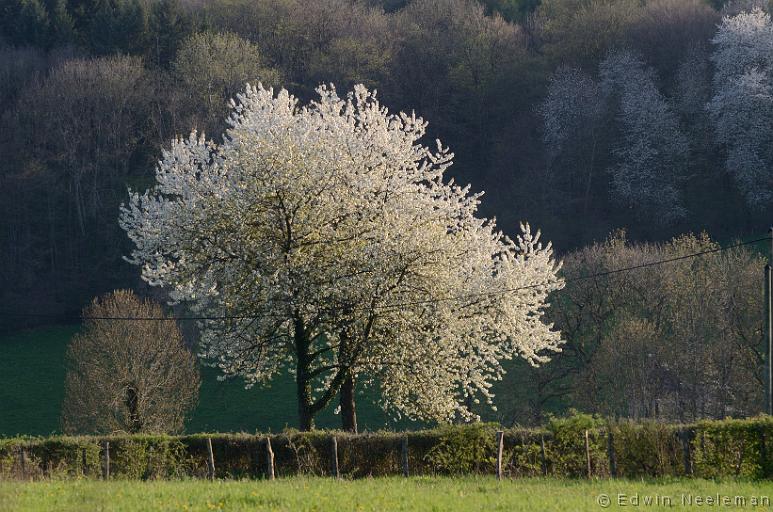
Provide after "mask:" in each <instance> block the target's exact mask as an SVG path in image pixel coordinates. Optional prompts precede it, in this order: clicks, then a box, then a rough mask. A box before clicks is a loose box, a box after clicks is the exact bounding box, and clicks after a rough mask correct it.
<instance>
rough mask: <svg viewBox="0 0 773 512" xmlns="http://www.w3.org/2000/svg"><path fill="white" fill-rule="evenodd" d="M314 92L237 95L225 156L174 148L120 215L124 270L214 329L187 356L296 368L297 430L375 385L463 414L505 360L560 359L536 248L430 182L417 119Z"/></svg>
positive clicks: (251, 366)
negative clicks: (305, 98)
mask: <svg viewBox="0 0 773 512" xmlns="http://www.w3.org/2000/svg"><path fill="white" fill-rule="evenodd" d="M317 92H318V93H319V99H318V100H316V101H313V102H311V103H310V104H308V105H306V106H300V105H299V104H298V101H297V100H296V99H295V98H294V97H293V96H291V95H290V94H289V93H288V92H287V91H286V90H281V91H279V92H278V93H277V94H276V95H275V94H274V92H273V90H271V89H264V88H263V87H262V86H260V85H258V86H257V87H252V86H248V87H247V89H246V91H245V92H244V94H240V95H239V96H238V100H237V101H235V102H233V104H232V108H233V113H232V115H231V117H230V119H229V124H230V129H229V130H227V133H226V135H225V137H224V140H223V143H222V144H216V143H214V142H207V141H205V139H204V137H203V136H202V137H199V136H197V135H196V134H195V133H194V134H192V135H191V136H190V137H189V138H187V139H180V140H175V141H174V142H173V144H172V147H171V148H170V149H169V150H166V151H164V153H163V159H162V160H161V162H160V163H159V165H158V167H157V169H156V185H155V186H154V187H153V188H151V189H150V190H148V191H146V192H145V193H142V194H140V193H136V192H130V200H129V202H128V204H126V205H125V206H123V207H122V210H121V214H120V224H121V226H122V227H123V229H125V230H126V232H127V233H128V235H129V237H130V238H131V240H132V241H133V242H134V245H135V248H134V250H133V252H132V254H131V257H130V258H129V260H130V261H131V262H132V263H134V264H136V265H139V266H141V267H142V276H143V278H144V279H145V280H146V281H147V282H148V283H150V284H151V285H155V286H163V287H164V288H165V289H167V290H168V291H169V293H170V296H171V298H172V300H173V301H175V302H184V303H186V304H188V305H189V306H190V307H191V308H192V310H193V311H196V312H198V313H200V314H201V315H206V316H217V317H223V318H221V319H213V320H205V321H202V322H201V333H202V334H201V336H202V338H201V355H202V356H203V357H204V358H206V359H207V360H209V361H210V362H211V363H212V364H214V365H215V366H217V367H218V368H220V370H222V372H223V374H224V376H240V377H243V378H244V379H245V381H246V382H247V385H248V386H249V385H252V384H255V383H262V382H266V381H269V380H270V379H271V378H272V377H273V376H275V375H276V374H277V373H278V372H282V371H291V372H292V373H294V375H295V378H296V380H297V389H298V402H299V416H300V427H301V428H302V429H308V428H312V427H313V417H314V415H315V414H316V413H317V412H319V411H320V410H321V409H323V408H324V407H326V406H327V405H328V404H329V403H330V402H331V400H332V399H333V398H334V397H335V396H336V395H337V394H339V392H341V391H342V390H347V391H348V393H347V396H348V395H351V392H352V391H353V388H354V386H356V385H357V383H361V384H364V385H368V384H372V383H374V382H376V381H377V382H378V385H379V389H380V390H381V392H382V396H383V399H382V405H383V406H384V407H385V408H387V409H389V410H391V411H392V412H394V413H396V414H404V415H408V416H410V417H412V418H421V419H433V420H448V419H451V418H453V417H456V416H463V417H470V416H471V415H472V413H471V411H469V410H468V408H467V406H466V405H465V404H466V403H467V402H469V401H473V402H474V401H475V400H476V399H477V397H482V398H484V399H485V400H489V401H490V399H491V397H492V395H491V392H490V387H491V385H492V382H493V381H495V380H497V379H499V378H500V377H501V375H502V374H503V371H504V370H503V367H502V361H504V360H507V359H510V358H513V357H516V356H520V357H523V358H525V359H526V360H528V361H529V362H531V363H533V364H539V363H543V362H545V361H548V359H549V355H550V353H552V352H556V351H558V350H560V345H561V337H560V334H559V333H558V332H556V331H555V330H553V328H552V326H551V325H549V324H547V323H545V322H544V321H543V313H544V311H545V308H546V307H547V306H548V303H547V298H548V295H549V293H550V292H552V291H554V290H557V289H559V288H561V287H562V286H563V282H562V280H561V279H560V278H559V277H558V275H557V272H558V270H559V265H558V264H557V263H556V262H555V261H554V259H553V254H552V250H551V247H550V244H547V245H542V244H541V243H540V242H539V232H537V233H532V232H531V230H530V229H529V227H528V225H524V226H523V233H522V234H521V235H520V236H519V237H517V238H516V239H515V240H510V239H509V238H507V237H506V236H504V235H503V234H502V233H500V232H499V231H497V230H496V228H495V224H494V222H493V221H488V220H486V219H483V218H480V217H478V216H477V208H478V204H479V198H480V194H470V193H469V188H463V187H460V186H458V185H456V184H454V183H453V181H452V180H444V173H445V171H446V169H447V168H448V167H449V166H450V165H451V162H452V158H453V154H452V153H450V152H449V151H448V149H447V148H444V147H443V146H442V145H441V144H440V142H438V145H437V149H436V150H435V151H431V150H430V149H428V148H426V147H424V146H422V145H421V144H419V143H418V140H419V139H420V138H421V137H422V136H423V135H424V133H425V128H426V123H425V122H424V121H423V120H422V119H420V118H417V117H416V116H414V115H406V114H402V113H401V114H398V115H394V114H390V113H389V112H388V111H387V109H386V108H384V107H383V106H381V105H380V104H379V102H378V101H377V99H376V95H375V93H374V92H370V91H368V90H367V89H365V88H364V87H363V86H358V87H356V88H355V90H354V92H353V93H350V94H348V95H347V96H346V97H345V98H341V97H339V96H338V95H337V93H336V91H335V89H334V88H333V87H320V88H319V89H318V90H317ZM347 388H348V389H347ZM341 395H342V396H343V393H341ZM343 405H345V404H343V403H342V406H343ZM352 413H353V411H352Z"/></svg>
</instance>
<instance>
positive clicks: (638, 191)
mask: <svg viewBox="0 0 773 512" xmlns="http://www.w3.org/2000/svg"><path fill="white" fill-rule="evenodd" d="M600 74H601V87H602V90H603V91H604V93H605V94H606V95H607V96H608V97H610V98H613V100H614V101H615V102H616V103H617V104H618V105H617V108H618V110H617V111H618V119H619V120H620V123H621V128H622V131H623V136H622V137H621V140H620V142H619V143H618V145H617V147H616V148H614V150H613V153H614V155H615V157H616V163H615V164H614V165H613V166H612V167H611V169H610V171H611V174H612V186H613V192H614V195H615V196H616V198H617V199H618V200H619V201H620V202H622V203H624V204H627V205H629V206H630V207H632V208H634V209H636V210H638V211H639V212H640V213H642V214H645V215H649V216H650V217H652V215H653V214H654V215H655V217H654V218H655V219H657V221H658V222H663V223H668V222H673V221H675V220H677V219H679V218H681V217H683V216H684V215H685V213H686V212H685V209H684V207H683V206H682V202H681V198H680V195H679V189H678V183H679V181H680V179H681V178H682V177H683V175H684V172H685V166H686V162H687V154H688V144H687V139H686V137H685V136H684V134H683V133H682V132H681V131H680V129H679V122H678V119H677V117H676V115H675V114H674V112H673V111H672V109H671V107H670V106H669V105H668V103H667V101H666V99H665V98H664V97H663V95H662V94H661V93H660V91H658V89H657V86H656V85H655V80H654V78H655V77H654V73H653V71H652V70H650V69H648V68H646V66H645V64H644V62H643V61H642V60H641V59H640V58H639V57H638V56H637V55H635V54H633V53H631V52H629V51H614V52H611V53H610V54H609V55H608V56H607V57H606V59H604V61H603V62H602V63H601V65H600Z"/></svg>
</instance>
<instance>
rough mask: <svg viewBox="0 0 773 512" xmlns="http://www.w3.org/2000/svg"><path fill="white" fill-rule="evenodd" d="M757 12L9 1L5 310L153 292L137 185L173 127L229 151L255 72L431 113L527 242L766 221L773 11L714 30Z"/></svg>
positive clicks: (592, 6)
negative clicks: (136, 243)
mask: <svg viewBox="0 0 773 512" xmlns="http://www.w3.org/2000/svg"><path fill="white" fill-rule="evenodd" d="M755 6H757V7H760V8H766V7H767V6H766V5H765V2H756V3H755V2H748V1H746V2H731V3H730V4H728V5H724V4H723V2H720V1H718V0H714V1H708V0H646V1H645V0H543V1H542V2H539V1H537V0H487V1H486V2H484V3H479V2H477V1H475V0H414V1H394V0H391V1H383V2H378V1H370V2H364V1H354V2H353V1H348V0H316V1H314V2H305V1H300V0H249V1H247V0H212V1H202V0H189V1H185V0H5V1H4V2H3V6H2V17H0V42H1V44H2V46H0V76H1V77H2V79H0V105H1V107H0V110H1V111H2V113H3V114H2V119H0V124H1V127H0V149H1V150H2V154H3V164H2V166H0V218H1V219H2V221H1V226H2V229H0V248H1V249H0V282H1V283H2V286H0V310H2V311H3V312H4V313H15V314H22V313H23V314H29V313H34V314H40V315H55V316H56V315H58V316H64V315H77V313H78V311H79V310H80V308H81V306H82V305H83V304H84V303H85V302H86V301H87V300H88V299H89V298H91V297H92V296H94V295H95V294H97V293H100V292H103V291H105V290H110V289H113V288H117V287H120V286H135V287H136V286H139V281H138V278H137V275H136V272H134V271H133V269H132V268H131V267H130V266H129V265H128V264H126V263H125V262H124V261H123V260H122V256H124V255H125V254H127V250H128V249H127V247H128V241H127V240H126V237H125V235H124V234H123V232H122V231H121V230H120V229H119V227H118V225H117V223H116V218H117V212H118V206H119V204H120V203H121V202H123V201H125V200H126V198H127V186H128V187H133V188H138V189H144V188H145V186H146V185H147V184H148V183H149V180H150V178H151V175H152V170H153V166H154V162H155V161H156V160H157V159H158V158H159V155H160V148H161V147H162V146H164V145H168V144H169V142H170V140H171V139H172V138H173V137H175V136H176V135H187V134H188V133H189V132H190V130H191V129H197V130H199V131H204V132H206V133H207V134H212V136H213V137H215V138H217V137H218V136H219V135H218V134H219V133H221V131H222V128H223V119H224V114H225V113H226V111H227V100H228V99H229V98H231V97H232V96H233V95H234V94H235V93H236V92H237V91H238V90H239V89H240V88H242V87H243V85H244V83H245V82H248V81H249V82H254V81H261V82H263V83H264V84H266V85H272V86H280V85H281V86H285V87H287V88H289V89H290V91H291V92H293V93H294V94H296V95H298V96H300V97H301V98H302V99H307V98H309V97H310V96H311V94H312V92H313V89H314V87H316V86H317V85H318V84H320V83H328V82H333V83H335V84H336V86H337V87H338V88H339V89H340V90H346V89H349V88H350V87H351V86H352V85H353V84H355V83H364V84H365V85H367V86H368V87H371V88H377V89H378V91H379V97H380V98H381V100H382V101H383V102H384V104H385V105H388V106H389V107H390V108H391V109H392V110H399V109H404V110H409V111H410V110H414V109H415V111H416V112H417V113H418V114H420V115H422V116H423V117H424V118H425V119H427V120H428V121H429V122H430V126H429V134H430V137H432V138H434V137H435V136H437V137H441V138H442V140H443V142H444V143H445V144H447V145H449V146H450V147H451V148H452V150H453V151H454V152H455V154H456V159H455V161H456V164H455V165H454V167H453V168H452V169H451V174H452V175H453V176H455V177H456V179H457V181H459V182H461V183H470V184H472V187H473V189H474V190H485V191H486V197H485V198H484V201H483V209H484V213H485V214H487V215H495V216H496V217H497V218H498V221H499V224H500V225H501V226H502V227H503V228H504V229H505V231H507V232H513V231H514V230H515V228H516V227H517V222H518V221H519V220H521V219H526V220H529V221H531V222H532V223H533V224H536V225H538V226H540V227H541V228H542V229H543V231H544V232H545V234H546V236H547V237H548V238H549V239H551V240H553V241H554V243H555V244H556V246H557V247H558V249H559V250H560V251H566V250H570V249H574V248H577V247H580V246H583V245H585V244H587V243H589V242H591V241H593V240H602V239H604V238H605V237H606V236H607V235H608V234H609V233H610V232H611V231H612V230H613V229H615V228H626V229H627V230H628V233H629V237H630V238H632V239H648V240H653V239H659V240H662V239H666V238H668V237H669V236H671V235H673V234H676V233H682V232H685V231H697V230H704V229H705V230H708V231H709V232H710V233H711V234H712V235H713V236H715V237H717V238H719V239H727V238H728V237H731V236H740V235H743V234H745V233H751V232H759V231H760V229H761V227H763V226H765V225H766V223H767V222H769V220H770V218H771V213H773V207H772V206H771V205H772V204H773V201H771V190H773V181H772V180H771V162H773V154H772V153H771V148H772V147H773V144H771V142H773V130H771V126H770V123H769V122H766V121H765V119H768V120H769V118H770V115H771V113H772V112H773V107H772V106H771V96H770V87H771V85H770V78H771V75H770V73H771V60H773V58H771V51H770V48H769V46H766V45H770V44H771V43H770V37H769V34H770V31H771V28H770V25H769V22H768V25H767V26H765V23H764V21H761V20H762V18H763V16H762V15H761V14H760V16H758V17H757V18H755V19H751V18H749V19H746V20H745V21H743V20H741V21H738V22H737V25H739V26H735V27H732V26H725V32H724V33H723V32H721V29H720V31H719V32H718V26H720V24H721V22H722V16H723V15H733V14H736V13H738V12H740V11H741V10H744V9H745V10H747V11H749V12H751V11H750V9H751V8H753V7H755ZM749 45H751V46H749ZM755 45H756V46H755ZM749 48H751V49H749ZM750 65H753V67H754V70H755V71H754V73H752V74H750V75H748V74H744V73H745V71H744V70H745V69H748V67H749V66H750ZM47 318H48V317H41V318H37V319H35V318H20V317H16V318H10V317H9V316H3V317H2V319H0V325H2V327H3V328H5V329H8V328H13V327H18V326H20V325H30V324H34V323H40V322H41V321H42V320H44V319H47ZM52 320H55V318H54V319H52ZM46 321H48V320H46Z"/></svg>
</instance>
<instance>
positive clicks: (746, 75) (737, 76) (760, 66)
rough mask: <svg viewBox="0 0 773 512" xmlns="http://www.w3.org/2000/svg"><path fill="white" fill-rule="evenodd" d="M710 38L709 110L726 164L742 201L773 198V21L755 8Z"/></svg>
mask: <svg viewBox="0 0 773 512" xmlns="http://www.w3.org/2000/svg"><path fill="white" fill-rule="evenodd" d="M712 42H713V43H714V45H715V50H714V54H713V55H712V61H713V62H714V66H715V69H716V72H715V75H714V96H713V98H712V99H711V101H710V102H709V104H708V110H709V113H710V114H711V117H712V120H713V121H714V125H715V128H716V132H717V136H718V137H719V139H720V141H721V143H722V144H723V145H724V146H725V147H726V149H727V161H726V168H727V170H728V172H729V173H730V174H731V175H732V176H733V177H734V178H735V180H736V183H738V187H739V189H740V190H741V192H742V193H743V194H744V196H745V197H746V202H747V203H748V204H749V205H750V206H753V207H758V208H765V207H767V206H768V205H769V204H770V202H771V200H772V199H773V172H771V168H773V23H771V20H770V15H769V14H767V13H766V12H764V11H762V10H760V9H755V10H753V11H751V12H741V13H740V14H738V15H736V16H733V17H725V18H724V19H723V20H722V24H721V25H720V27H719V30H718V31H717V35H716V36H715V37H714V39H713V40H712Z"/></svg>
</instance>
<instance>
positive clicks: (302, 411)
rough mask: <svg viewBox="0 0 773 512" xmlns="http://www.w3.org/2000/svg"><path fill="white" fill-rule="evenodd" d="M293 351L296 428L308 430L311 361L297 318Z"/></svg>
mask: <svg viewBox="0 0 773 512" xmlns="http://www.w3.org/2000/svg"><path fill="white" fill-rule="evenodd" d="M295 351H296V361H297V363H296V368H295V383H296V386H297V395H298V396H297V398H298V429H300V430H301V431H302V432H308V431H309V430H313V429H314V412H313V407H312V405H313V404H312V396H311V379H310V378H309V367H310V364H311V361H310V356H309V341H308V339H307V338H306V332H305V329H304V327H303V323H302V322H301V321H299V320H296V321H295Z"/></svg>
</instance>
